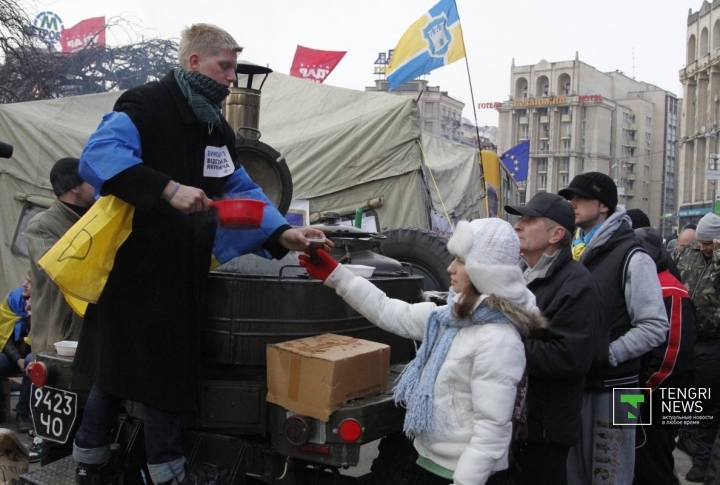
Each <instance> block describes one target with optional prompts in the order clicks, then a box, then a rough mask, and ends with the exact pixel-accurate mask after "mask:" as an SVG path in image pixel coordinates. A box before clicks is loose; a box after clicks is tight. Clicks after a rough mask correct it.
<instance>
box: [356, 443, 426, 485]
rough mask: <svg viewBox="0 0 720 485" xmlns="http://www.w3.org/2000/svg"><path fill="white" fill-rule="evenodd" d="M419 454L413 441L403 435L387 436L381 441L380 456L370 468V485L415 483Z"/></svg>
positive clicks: (405, 484)
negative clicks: (416, 463)
mask: <svg viewBox="0 0 720 485" xmlns="http://www.w3.org/2000/svg"><path fill="white" fill-rule="evenodd" d="M417 458H418V453H417V451H415V447H414V446H413V444H412V441H410V439H409V438H408V437H407V436H405V435H404V434H403V433H395V434H391V435H388V436H385V437H384V438H383V439H382V440H380V445H379V446H378V456H377V458H375V459H374V460H373V462H372V466H371V467H370V472H371V473H370V480H368V482H367V483H368V485H407V484H410V483H414V481H413V478H414V470H415V462H416V461H417Z"/></svg>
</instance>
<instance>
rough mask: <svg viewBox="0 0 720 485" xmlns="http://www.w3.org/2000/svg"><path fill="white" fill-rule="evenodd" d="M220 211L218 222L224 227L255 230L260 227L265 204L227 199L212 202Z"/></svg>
mask: <svg viewBox="0 0 720 485" xmlns="http://www.w3.org/2000/svg"><path fill="white" fill-rule="evenodd" d="M210 207H214V208H215V209H217V211H218V220H219V221H220V225H221V226H223V227H237V228H243V229H255V228H258V227H260V224H261V223H262V218H263V209H264V208H265V202H263V201H261V200H252V199H226V200H214V201H212V202H210Z"/></svg>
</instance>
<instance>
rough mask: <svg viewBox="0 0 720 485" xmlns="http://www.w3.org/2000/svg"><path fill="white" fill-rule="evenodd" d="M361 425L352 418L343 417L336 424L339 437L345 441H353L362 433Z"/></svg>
mask: <svg viewBox="0 0 720 485" xmlns="http://www.w3.org/2000/svg"><path fill="white" fill-rule="evenodd" d="M362 431H363V429H362V426H361V425H360V423H358V422H357V421H356V420H354V419H344V420H343V421H341V422H340V425H339V426H338V435H340V439H342V440H343V441H345V442H347V443H354V442H355V441H357V440H358V439H359V438H360V435H361V434H362Z"/></svg>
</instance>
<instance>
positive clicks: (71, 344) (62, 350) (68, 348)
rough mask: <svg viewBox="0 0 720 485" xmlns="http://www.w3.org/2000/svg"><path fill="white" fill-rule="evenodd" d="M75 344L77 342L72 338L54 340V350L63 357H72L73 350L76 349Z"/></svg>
mask: <svg viewBox="0 0 720 485" xmlns="http://www.w3.org/2000/svg"><path fill="white" fill-rule="evenodd" d="M77 344H78V343H77V342H75V341H72V340H63V341H62V342H55V352H57V354H58V355H61V356H63V357H73V356H74V355H75V350H77Z"/></svg>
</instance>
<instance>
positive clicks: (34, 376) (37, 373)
mask: <svg viewBox="0 0 720 485" xmlns="http://www.w3.org/2000/svg"><path fill="white" fill-rule="evenodd" d="M28 372H29V373H30V381H32V383H33V385H34V386H35V387H43V386H44V385H45V384H47V381H48V368H47V366H46V365H45V364H44V363H42V362H31V363H30V364H29V365H28Z"/></svg>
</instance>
